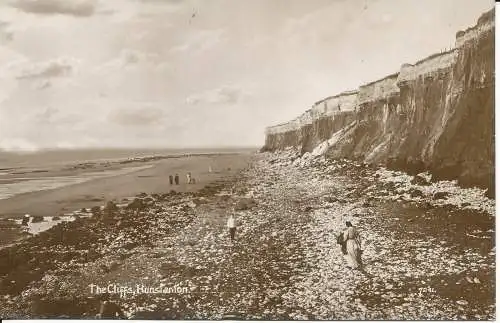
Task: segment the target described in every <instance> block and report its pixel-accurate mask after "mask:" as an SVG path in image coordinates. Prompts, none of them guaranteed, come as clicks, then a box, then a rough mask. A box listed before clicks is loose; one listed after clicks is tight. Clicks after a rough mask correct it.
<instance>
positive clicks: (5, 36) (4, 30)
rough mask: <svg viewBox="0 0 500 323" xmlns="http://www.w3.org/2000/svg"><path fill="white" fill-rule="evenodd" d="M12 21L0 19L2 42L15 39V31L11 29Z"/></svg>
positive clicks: (0, 37) (0, 40)
mask: <svg viewBox="0 0 500 323" xmlns="http://www.w3.org/2000/svg"><path fill="white" fill-rule="evenodd" d="M9 27H10V23H8V22H5V21H0V42H2V41H4V42H10V41H12V40H13V39H14V32H13V31H12V30H9Z"/></svg>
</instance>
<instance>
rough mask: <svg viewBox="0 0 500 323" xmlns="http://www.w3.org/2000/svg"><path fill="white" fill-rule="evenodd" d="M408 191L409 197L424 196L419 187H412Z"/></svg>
mask: <svg viewBox="0 0 500 323" xmlns="http://www.w3.org/2000/svg"><path fill="white" fill-rule="evenodd" d="M408 193H409V194H410V196H411V197H424V193H422V191H421V190H419V189H415V188H412V189H410V191H409V192H408Z"/></svg>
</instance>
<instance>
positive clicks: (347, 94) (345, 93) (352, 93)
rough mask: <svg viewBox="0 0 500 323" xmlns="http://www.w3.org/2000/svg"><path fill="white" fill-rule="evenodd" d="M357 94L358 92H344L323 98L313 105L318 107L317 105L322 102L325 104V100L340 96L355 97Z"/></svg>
mask: <svg viewBox="0 0 500 323" xmlns="http://www.w3.org/2000/svg"><path fill="white" fill-rule="evenodd" d="M358 93H359V90H350V91H344V92H341V93H339V94H336V95H332V96H329V97H326V98H324V99H322V100H319V101H316V102H314V105H318V104H320V103H322V102H325V101H327V100H331V99H335V98H339V97H342V96H349V95H355V94H358Z"/></svg>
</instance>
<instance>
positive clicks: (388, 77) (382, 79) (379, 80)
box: [360, 72, 399, 88]
mask: <svg viewBox="0 0 500 323" xmlns="http://www.w3.org/2000/svg"><path fill="white" fill-rule="evenodd" d="M398 75H399V72H396V73H393V74H391V75H387V76H385V77H383V78H381V79H378V80H376V81H372V82H370V83H366V84H363V85H361V86H360V88H363V87H366V86H370V85H373V84H375V83H378V82H381V81H384V80H387V79H390V78H394V77H398Z"/></svg>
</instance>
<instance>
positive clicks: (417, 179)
mask: <svg viewBox="0 0 500 323" xmlns="http://www.w3.org/2000/svg"><path fill="white" fill-rule="evenodd" d="M410 183H411V184H412V185H422V186H427V185H431V183H429V181H428V180H427V179H426V178H424V177H423V176H420V175H415V176H413V179H412V180H411V182H410Z"/></svg>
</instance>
